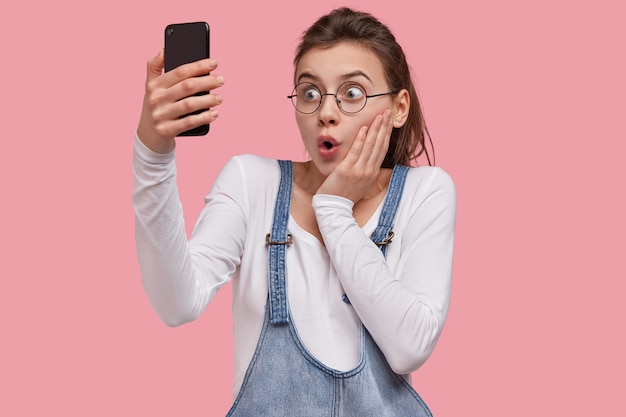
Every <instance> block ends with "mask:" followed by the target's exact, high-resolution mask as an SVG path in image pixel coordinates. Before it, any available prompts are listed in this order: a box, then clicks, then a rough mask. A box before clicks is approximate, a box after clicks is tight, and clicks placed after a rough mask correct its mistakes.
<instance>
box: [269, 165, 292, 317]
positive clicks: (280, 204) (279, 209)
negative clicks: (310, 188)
mask: <svg viewBox="0 0 626 417" xmlns="http://www.w3.org/2000/svg"><path fill="white" fill-rule="evenodd" d="M278 164H279V166H280V184H279V186H278V195H277V197H276V205H275V206H274V220H273V222H272V231H271V232H270V233H269V234H268V236H267V237H266V243H267V245H268V246H269V303H270V322H271V323H272V324H284V323H287V322H288V321H289V315H288V313H287V289H286V284H285V283H286V273H285V269H286V268H285V262H286V252H287V245H288V244H291V239H292V237H291V235H290V234H289V232H288V230H287V227H288V224H289V212H290V206H291V186H292V180H293V174H292V172H293V170H292V165H291V161H278Z"/></svg>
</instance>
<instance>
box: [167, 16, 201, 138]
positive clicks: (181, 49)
mask: <svg viewBox="0 0 626 417" xmlns="http://www.w3.org/2000/svg"><path fill="white" fill-rule="evenodd" d="M209 39H210V28H209V25H208V23H206V22H190V23H175V24H171V25H168V26H167V27H166V28H165V72H168V71H171V70H173V69H174V68H177V67H179V66H181V65H184V64H188V63H191V62H195V61H199V60H201V59H206V58H209V54H210V52H209V44H210V42H209ZM208 93H209V91H206V92H201V93H197V94H196V95H204V94H208ZM206 110H207V109H203V110H198V111H196V112H193V113H190V114H199V113H201V112H203V111H206ZM186 116H188V115H185V116H182V117H186ZM208 132H209V125H208V124H205V125H202V126H198V127H196V128H194V129H191V130H187V131H185V132H182V133H180V134H179V135H178V136H202V135H206V134H207V133H208Z"/></svg>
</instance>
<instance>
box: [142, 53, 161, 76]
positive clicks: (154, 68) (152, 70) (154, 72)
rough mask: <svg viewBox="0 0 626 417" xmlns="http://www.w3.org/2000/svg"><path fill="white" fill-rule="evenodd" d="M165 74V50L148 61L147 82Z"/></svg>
mask: <svg viewBox="0 0 626 417" xmlns="http://www.w3.org/2000/svg"><path fill="white" fill-rule="evenodd" d="M162 73H163V49H161V50H160V51H159V53H158V54H156V56H154V57H152V58H150V59H149V60H148V65H147V74H146V81H147V82H149V81H152V80H154V79H155V78H157V77H158V76H160V75H161V74H162Z"/></svg>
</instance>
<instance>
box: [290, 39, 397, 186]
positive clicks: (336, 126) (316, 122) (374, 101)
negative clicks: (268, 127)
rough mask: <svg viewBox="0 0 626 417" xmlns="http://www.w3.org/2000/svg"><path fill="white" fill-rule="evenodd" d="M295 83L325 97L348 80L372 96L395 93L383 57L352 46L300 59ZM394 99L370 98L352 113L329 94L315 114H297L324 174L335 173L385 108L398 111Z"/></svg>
mask: <svg viewBox="0 0 626 417" xmlns="http://www.w3.org/2000/svg"><path fill="white" fill-rule="evenodd" d="M295 80H296V84H299V83H303V82H307V83H312V84H314V85H315V86H316V87H317V89H318V90H319V91H320V92H321V94H326V93H335V92H337V89H338V87H339V86H341V85H343V84H344V83H346V82H347V81H350V82H356V83H358V84H360V85H362V86H363V87H364V88H365V91H366V93H367V95H372V94H380V93H387V92H389V86H388V85H387V81H386V79H385V74H384V71H383V66H382V63H381V62H380V60H379V59H378V57H377V56H376V55H375V54H374V53H373V52H370V51H369V50H368V49H366V48H364V47H361V46H357V45H355V44H352V43H340V44H337V45H335V46H333V47H331V48H325V49H322V48H314V49H311V50H310V51H308V52H307V53H305V54H304V55H303V56H302V58H301V59H300V62H299V63H298V66H297V67H296V77H295ZM392 97H393V96H391V95H384V96H380V97H373V98H369V99H367V104H366V105H365V108H363V110H361V111H360V112H358V113H354V114H346V113H344V112H342V111H341V109H340V108H339V107H338V105H337V102H336V101H335V97H334V96H332V95H327V96H323V99H322V104H321V106H320V107H319V109H317V111H315V112H314V113H311V114H303V113H300V112H298V111H296V122H297V123H298V128H299V129H300V134H301V135H302V140H303V142H304V146H305V148H306V150H307V152H308V153H309V155H310V156H311V159H312V161H313V163H314V164H315V166H316V167H317V169H318V170H319V171H320V173H322V174H323V175H324V176H327V175H329V174H330V173H331V172H332V171H333V169H334V168H335V167H336V166H337V165H338V164H339V162H341V161H342V160H343V159H344V158H345V156H346V154H347V152H348V150H349V149H350V146H351V145H352V142H353V141H354V139H355V136H356V134H357V131H358V130H359V128H361V127H362V126H370V124H371V123H372V122H373V120H374V118H375V117H376V116H377V115H379V114H382V113H383V111H384V110H385V109H391V110H392V111H393V109H394V99H393V98H392ZM392 117H393V113H392Z"/></svg>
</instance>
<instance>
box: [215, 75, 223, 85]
mask: <svg viewBox="0 0 626 417" xmlns="http://www.w3.org/2000/svg"><path fill="white" fill-rule="evenodd" d="M216 80H217V82H218V83H220V85H221V84H224V77H222V76H221V75H218V76H217V78H216Z"/></svg>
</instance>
